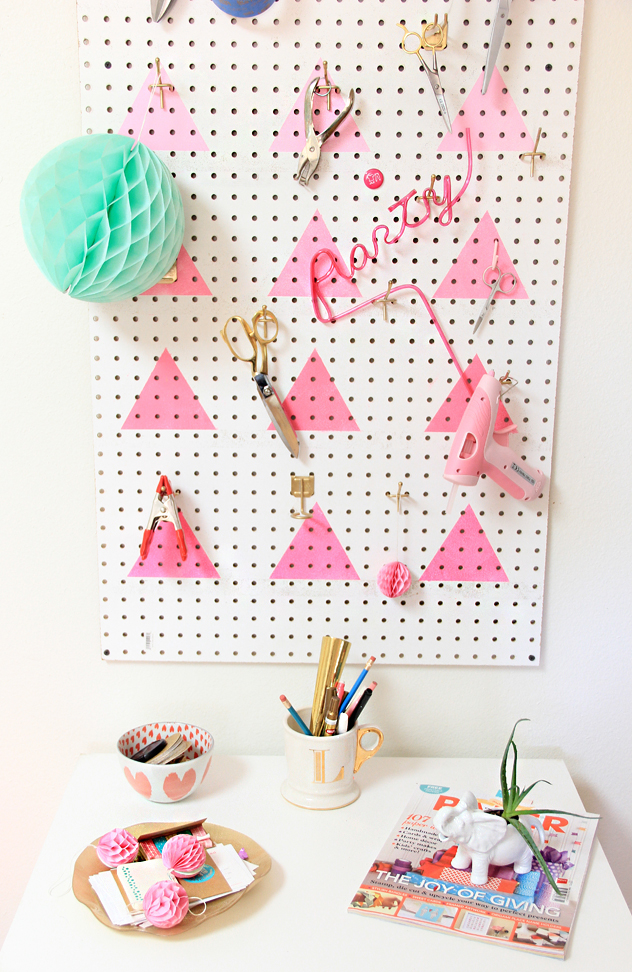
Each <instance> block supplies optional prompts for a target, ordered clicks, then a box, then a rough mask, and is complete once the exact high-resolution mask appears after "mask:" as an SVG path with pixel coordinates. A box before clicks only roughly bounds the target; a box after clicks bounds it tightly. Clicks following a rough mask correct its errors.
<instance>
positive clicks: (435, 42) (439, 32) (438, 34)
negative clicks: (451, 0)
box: [421, 14, 448, 51]
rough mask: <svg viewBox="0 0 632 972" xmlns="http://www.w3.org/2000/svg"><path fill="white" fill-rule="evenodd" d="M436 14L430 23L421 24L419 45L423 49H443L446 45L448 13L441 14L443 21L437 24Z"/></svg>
mask: <svg viewBox="0 0 632 972" xmlns="http://www.w3.org/2000/svg"><path fill="white" fill-rule="evenodd" d="M438 21H439V18H438V16H437V14H435V16H434V20H433V22H432V23H431V24H428V23H424V22H423V21H422V24H421V46H422V47H423V49H424V51H445V49H446V47H447V46H448V15H447V14H444V15H443V23H442V24H439V22H438Z"/></svg>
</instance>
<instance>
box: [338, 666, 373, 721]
mask: <svg viewBox="0 0 632 972" xmlns="http://www.w3.org/2000/svg"><path fill="white" fill-rule="evenodd" d="M374 661H375V657H374V656H373V655H371V657H370V658H369V660H368V662H367V663H366V665H365V666H364V668H363V669H362V671H361V672H360V674H359V675H358V677H357V678H356V680H355V682H354V683H353V686H352V687H351V691H350V692H349V694H348V695H347V697H346V699H345V700H344V702H343V703H342V705H341V706H340V711H341V712H346V711H347V709H348V708H349V705H350V704H351V700H352V698H353V696H354V695H355V693H356V692H357V691H358V689H359V688H360V686H361V685H362V682H363V681H364V679H365V678H366V675H367V672H368V670H369V668H370V667H371V665H372V664H373V662H374Z"/></svg>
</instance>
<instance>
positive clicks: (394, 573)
mask: <svg viewBox="0 0 632 972" xmlns="http://www.w3.org/2000/svg"><path fill="white" fill-rule="evenodd" d="M411 582H412V578H411V576H410V571H409V569H408V567H407V566H406V565H405V564H401V563H400V562H399V560H393V561H392V562H391V563H390V564H384V566H383V567H382V568H381V569H380V571H379V572H378V575H377V586H378V587H379V589H380V590H381V592H382V594H384V595H385V596H386V597H399V596H400V594H405V593H406V591H407V590H408V588H409V587H410V585H411Z"/></svg>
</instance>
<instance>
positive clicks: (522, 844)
mask: <svg viewBox="0 0 632 972" xmlns="http://www.w3.org/2000/svg"><path fill="white" fill-rule="evenodd" d="M432 822H433V824H434V826H435V828H436V829H437V830H438V831H439V833H440V834H441V839H442V840H451V841H452V842H453V843H455V844H458V848H459V849H458V851H457V852H456V855H455V857H454V860H453V861H452V865H451V866H452V867H455V868H457V869H458V870H465V868H467V867H469V866H470V864H471V865H472V878H471V880H472V884H486V883H487V880H488V869H489V865H490V864H495V865H498V866H500V867H506V866H507V865H508V864H511V865H512V866H513V869H514V871H515V872H516V873H517V874H528V872H529V871H530V870H531V866H532V864H533V853H532V851H531V848H530V847H529V845H528V844H527V842H526V841H525V840H524V839H523V838H522V837H521V836H520V834H519V833H518V831H517V830H516V828H515V827H512V826H511V824H508V823H507V821H506V820H505V819H504V818H503V817H499V816H496V815H495V814H491V813H485V812H484V811H483V810H479V809H478V803H477V802H476V797H475V796H474V794H473V793H471V792H470V791H469V790H468V791H467V793H464V794H463V797H462V798H461V800H460V801H459V802H458V803H457V805H456V806H454V807H450V806H444V807H441V809H440V810H438V811H437V812H436V813H435V815H434V817H433V818H432ZM530 823H531V825H532V826H533V827H535V828H536V832H535V833H534V832H533V831H532V837H533V839H534V841H535V844H536V847H538V850H541V849H542V847H544V831H543V829H542V824H541V823H540V821H539V820H538V819H537V817H532V818H531V821H530Z"/></svg>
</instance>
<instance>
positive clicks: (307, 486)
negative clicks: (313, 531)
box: [290, 473, 314, 520]
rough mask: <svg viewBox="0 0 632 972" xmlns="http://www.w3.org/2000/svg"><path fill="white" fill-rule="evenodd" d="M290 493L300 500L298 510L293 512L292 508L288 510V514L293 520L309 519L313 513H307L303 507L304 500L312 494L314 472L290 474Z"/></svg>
mask: <svg viewBox="0 0 632 972" xmlns="http://www.w3.org/2000/svg"><path fill="white" fill-rule="evenodd" d="M290 493H291V494H292V496H296V497H297V498H300V501H301V509H300V511H299V512H298V513H295V512H294V510H290V516H292V517H294V519H295V520H309V519H311V517H312V516H313V515H314V514H313V512H310V513H308V512H307V510H306V509H305V500H306V499H309V497H310V496H313V495H314V473H310V474H309V476H292V481H291V485H290Z"/></svg>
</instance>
